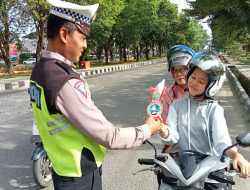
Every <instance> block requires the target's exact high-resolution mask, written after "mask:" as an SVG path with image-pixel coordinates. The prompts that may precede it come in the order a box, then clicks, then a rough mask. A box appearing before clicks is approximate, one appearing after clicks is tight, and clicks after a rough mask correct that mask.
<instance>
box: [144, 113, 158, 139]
mask: <svg viewBox="0 0 250 190" xmlns="http://www.w3.org/2000/svg"><path fill="white" fill-rule="evenodd" d="M145 124H147V125H148V126H149V127H150V129H151V135H155V134H156V133H157V132H158V131H159V130H160V125H161V121H160V120H159V119H156V118H154V117H147V118H146V119H145Z"/></svg>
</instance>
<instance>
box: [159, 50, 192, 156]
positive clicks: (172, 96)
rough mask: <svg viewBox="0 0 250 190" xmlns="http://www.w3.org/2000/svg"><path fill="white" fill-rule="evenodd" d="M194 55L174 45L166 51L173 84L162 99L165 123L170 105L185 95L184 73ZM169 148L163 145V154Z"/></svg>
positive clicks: (190, 51)
mask: <svg viewBox="0 0 250 190" xmlns="http://www.w3.org/2000/svg"><path fill="white" fill-rule="evenodd" d="M194 55H195V51H194V50H193V49H192V48H190V47H188V46H185V45H175V46H173V47H171V48H170V49H168V52H167V59H168V71H169V72H171V74H172V78H173V79H174V84H173V85H171V86H168V87H167V89H166V92H165V94H164V95H163V98H162V105H163V112H162V115H161V116H162V119H163V121H166V119H167V116H168V111H169V106H170V104H171V103H172V102H173V101H174V100H176V99H178V98H180V97H183V96H184V95H185V94H186V93H187V84H186V79H185V76H186V72H187V70H188V62H189V61H190V60H191V59H192V57H193V56H194ZM170 150H171V147H170V146H168V145H165V146H164V147H163V150H162V151H163V152H166V151H170Z"/></svg>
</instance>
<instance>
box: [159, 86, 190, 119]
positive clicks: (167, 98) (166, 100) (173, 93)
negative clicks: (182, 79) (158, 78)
mask: <svg viewBox="0 0 250 190" xmlns="http://www.w3.org/2000/svg"><path fill="white" fill-rule="evenodd" d="M186 92H187V89H183V88H181V87H180V86H178V85H176V84H174V85H173V86H168V87H167V90H166V92H165V94H164V95H163V98H162V105H163V112H162V119H163V121H164V122H166V119H167V117H168V111H169V107H170V104H171V103H172V102H173V101H174V100H176V99H178V98H180V97H182V96H184V95H185V94H186Z"/></svg>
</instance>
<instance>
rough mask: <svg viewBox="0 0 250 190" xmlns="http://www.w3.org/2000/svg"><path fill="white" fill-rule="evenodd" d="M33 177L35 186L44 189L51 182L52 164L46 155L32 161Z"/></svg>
mask: <svg viewBox="0 0 250 190" xmlns="http://www.w3.org/2000/svg"><path fill="white" fill-rule="evenodd" d="M33 177H34V180H35V182H36V184H37V185H39V186H40V187H42V188H45V187H47V186H48V185H49V182H50V181H51V180H52V163H51V161H50V160H49V158H48V156H47V154H45V155H44V156H42V157H41V158H39V159H38V160H34V161H33Z"/></svg>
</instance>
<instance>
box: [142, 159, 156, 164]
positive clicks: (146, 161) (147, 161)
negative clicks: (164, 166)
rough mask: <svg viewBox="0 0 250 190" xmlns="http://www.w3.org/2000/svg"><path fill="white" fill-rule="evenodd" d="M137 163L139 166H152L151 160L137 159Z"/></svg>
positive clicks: (152, 161)
mask: <svg viewBox="0 0 250 190" xmlns="http://www.w3.org/2000/svg"><path fill="white" fill-rule="evenodd" d="M138 163H139V164H141V165H154V164H155V163H154V160H153V159H147V158H139V159H138Z"/></svg>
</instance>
